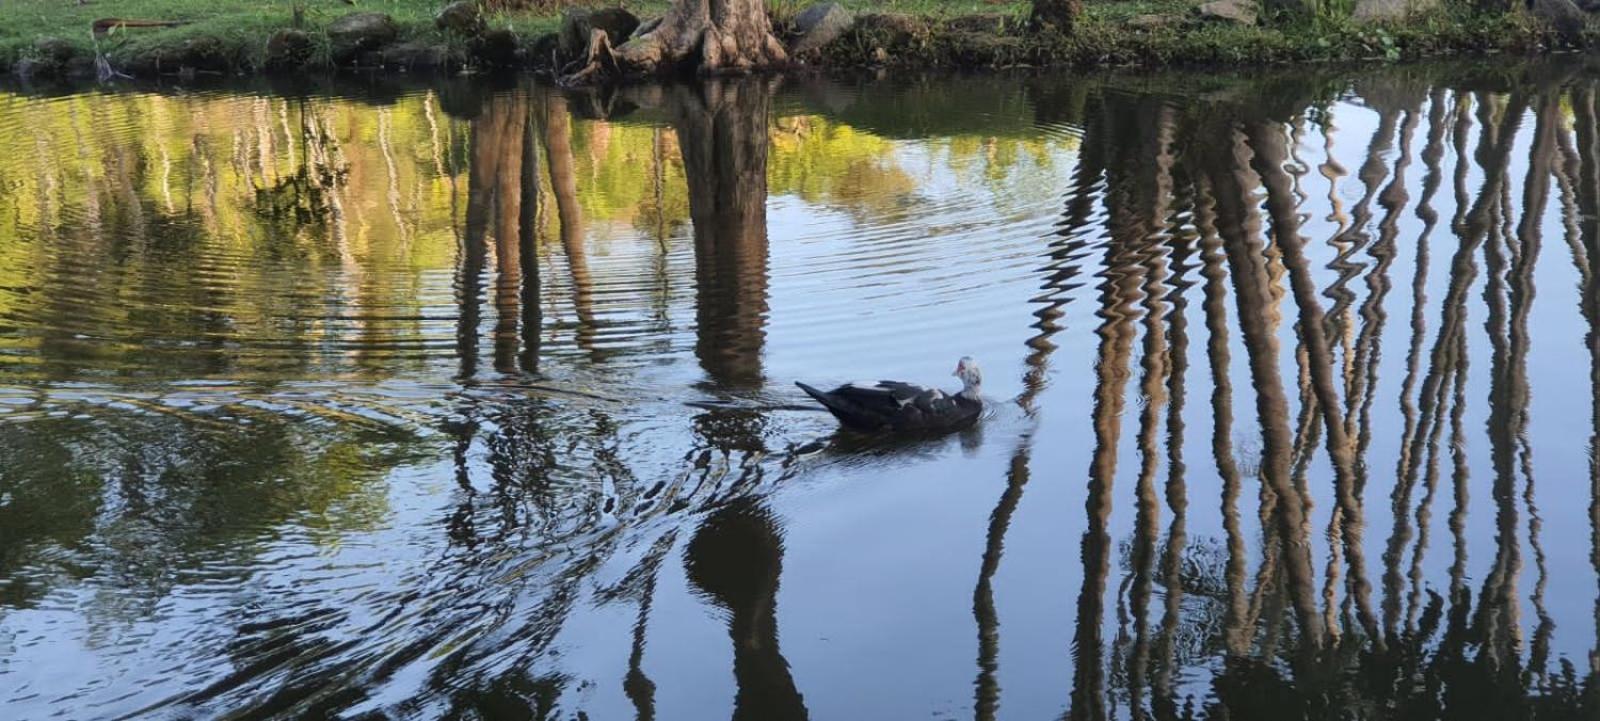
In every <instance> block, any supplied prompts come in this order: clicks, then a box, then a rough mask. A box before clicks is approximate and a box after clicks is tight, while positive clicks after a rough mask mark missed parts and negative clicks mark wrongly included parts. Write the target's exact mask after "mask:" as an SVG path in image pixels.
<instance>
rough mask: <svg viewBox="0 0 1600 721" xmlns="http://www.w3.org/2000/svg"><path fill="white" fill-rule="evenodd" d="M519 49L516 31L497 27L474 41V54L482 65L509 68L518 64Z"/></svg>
mask: <svg viewBox="0 0 1600 721" xmlns="http://www.w3.org/2000/svg"><path fill="white" fill-rule="evenodd" d="M518 49H519V48H518V45H517V35H516V33H513V32H511V31H510V30H507V29H505V28H495V29H494V30H490V31H488V32H486V33H484V34H483V35H481V36H479V37H478V39H477V41H476V42H474V43H472V56H473V57H474V58H476V59H477V60H478V62H479V63H480V64H482V65H487V66H490V67H498V68H508V67H512V66H514V65H517V64H518V60H519V53H518V52H517V50H518Z"/></svg>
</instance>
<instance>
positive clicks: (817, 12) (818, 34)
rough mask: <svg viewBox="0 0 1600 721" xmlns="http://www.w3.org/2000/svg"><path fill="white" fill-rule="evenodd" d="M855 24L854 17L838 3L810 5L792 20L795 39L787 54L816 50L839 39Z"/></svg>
mask: <svg viewBox="0 0 1600 721" xmlns="http://www.w3.org/2000/svg"><path fill="white" fill-rule="evenodd" d="M854 23H855V16H853V15H851V14H850V11H849V10H846V9H844V6H842V5H840V4H839V3H822V4H820V5H812V6H811V7H808V8H806V9H805V10H803V11H801V13H800V14H799V15H796V16H795V18H794V32H795V35H796V36H797V39H796V40H795V41H794V44H793V45H791V46H790V48H789V52H790V53H793V54H796V55H798V54H800V53H806V52H810V51H812V50H816V49H818V48H820V47H822V46H824V45H827V44H828V43H831V42H833V41H835V40H838V39H839V36H840V35H843V34H844V33H845V31H846V30H849V29H850V26H851V25H852V24H854Z"/></svg>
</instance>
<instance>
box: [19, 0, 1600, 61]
mask: <svg viewBox="0 0 1600 721" xmlns="http://www.w3.org/2000/svg"><path fill="white" fill-rule="evenodd" d="M444 1H445V0H356V2H355V4H354V5H349V4H345V3H344V2H342V1H341V0H303V2H291V1H289V0H266V1H265V2H253V1H250V0H92V1H91V2H89V4H86V5H79V4H78V3H77V2H74V0H0V2H5V3H6V10H5V13H4V15H5V22H4V23H0V68H5V67H9V66H11V65H12V64H13V63H15V62H16V61H18V60H21V59H23V58H29V57H33V56H35V55H37V54H38V50H37V49H36V45H35V43H36V41H37V40H38V39H40V38H45V37H54V38H60V39H62V40H65V41H67V42H69V43H71V44H72V45H73V46H75V48H76V49H77V50H78V51H79V53H80V55H82V56H85V57H87V56H89V55H90V54H91V51H92V50H93V49H94V47H93V41H92V39H91V37H90V33H89V28H90V23H91V22H93V21H94V20H96V19H99V18H122V19H134V20H181V21H186V22H188V23H189V24H187V25H184V26H182V27H177V28H143V29H141V28H128V29H121V30H119V31H117V32H115V33H113V34H112V35H111V36H110V37H108V38H105V39H103V40H101V41H100V43H99V46H100V50H101V51H103V52H104V53H105V55H106V56H107V57H108V58H110V60H111V61H112V63H113V64H114V65H116V66H118V67H137V66H138V64H139V62H140V60H141V59H144V60H145V61H146V62H148V59H149V58H151V57H157V58H159V57H168V58H171V57H177V56H183V54H184V53H188V54H189V55H188V56H193V55H194V53H195V52H196V51H197V49H198V51H200V52H203V53H205V55H206V57H207V58H208V60H209V61H210V62H208V63H207V65H209V66H212V67H217V68H227V69H235V70H249V69H254V68H259V67H261V65H262V61H263V59H264V58H265V46H266V40H267V38H268V37H270V36H271V35H272V34H273V33H274V32H276V31H278V30H280V29H282V28H287V27H291V25H292V24H293V22H294V15H295V12H294V10H295V7H296V6H297V5H298V6H301V7H303V9H304V10H303V16H302V20H303V24H302V28H303V29H304V30H306V31H307V32H308V33H309V34H310V35H311V37H312V38H313V39H314V42H315V43H318V48H317V50H316V53H317V54H314V55H313V58H314V59H315V60H317V61H320V62H317V63H316V64H325V63H326V62H327V48H326V47H325V45H326V42H325V40H324V39H323V38H324V36H323V35H322V33H321V32H320V31H321V30H323V29H324V28H325V27H326V26H327V25H328V23H330V22H332V21H333V20H334V19H335V18H338V17H340V16H342V15H345V14H348V13H352V12H363V11H376V12H383V13H387V14H389V15H390V16H392V17H393V18H394V19H395V21H396V23H397V24H398V25H399V26H400V28H401V37H400V41H419V42H424V43H427V44H430V45H442V46H445V47H447V48H450V49H451V52H454V53H461V55H459V56H460V57H465V55H464V50H463V49H462V40H461V39H460V38H454V37H449V36H448V35H447V34H446V33H443V32H441V31H439V30H437V29H435V28H434V25H433V16H434V14H435V13H436V12H437V11H438V9H439V8H440V7H441V6H442V5H443V4H444ZM812 1H813V0H771V5H772V8H773V10H774V15H775V16H777V17H779V18H780V19H781V18H785V17H792V16H793V15H794V14H795V13H798V12H799V11H800V10H801V9H803V8H805V7H806V6H808V5H810V4H811V2H812ZM841 2H842V4H843V5H845V6H846V7H848V8H850V9H851V10H854V11H857V12H898V13H906V14H909V15H913V16H917V17H919V18H922V19H923V20H924V21H925V22H926V23H927V24H928V26H929V27H930V28H931V30H930V31H929V32H927V33H924V34H922V35H919V36H918V37H916V38H914V39H913V40H912V41H911V42H909V43H908V42H906V41H905V40H904V39H900V40H896V41H894V42H893V43H892V44H894V45H895V47H890V48H886V49H887V50H888V51H889V52H888V55H889V57H890V58H891V63H893V64H905V65H924V66H938V65H957V66H998V65H1037V64H1073V65H1091V64H1116V65H1127V64H1136V65H1165V64H1230V63H1260V62H1286V61H1307V60H1312V61H1314V60H1337V59H1351V58H1369V57H1378V58H1388V59H1398V58H1402V57H1412V56H1421V55H1432V54H1438V53H1441V52H1452V51H1465V50H1482V49H1493V50H1501V51H1519V50H1528V49H1534V48H1538V47H1541V46H1543V45H1545V44H1547V43H1548V42H1550V41H1551V39H1552V38H1550V37H1548V35H1547V34H1546V33H1545V31H1544V30H1543V29H1542V28H1540V27H1539V26H1537V25H1536V24H1534V23H1532V22H1531V21H1530V20H1528V19H1527V18H1526V17H1524V16H1523V15H1521V14H1518V13H1513V14H1507V15H1501V16H1494V17H1482V16H1476V15H1472V14H1470V13H1466V12H1463V11H1453V10H1438V11H1435V12H1434V13H1432V14H1429V15H1425V16H1422V17H1415V18H1412V19H1410V20H1408V21H1406V22H1404V23H1399V24H1387V25H1385V24H1379V25H1357V24H1355V23H1353V22H1352V21H1349V20H1305V21H1300V22H1296V23H1289V24H1278V25H1274V26H1271V27H1237V26H1232V25H1225V24H1202V25H1190V24H1182V23H1174V24H1172V25H1170V26H1165V27H1155V28H1147V29H1133V28H1130V27H1129V26H1128V20H1130V19H1132V18H1133V17H1136V16H1139V15H1150V14H1156V15H1166V16H1172V17H1183V16H1185V15H1186V14H1187V13H1188V12H1189V11H1190V10H1191V9H1192V7H1193V6H1194V5H1195V4H1197V3H1198V2H1199V0H1112V1H1110V2H1105V1H1100V2H1092V3H1086V10H1085V15H1084V17H1083V19H1082V20H1081V21H1080V23H1079V26H1078V28H1077V29H1076V30H1075V31H1074V32H1073V33H1072V34H1071V35H1069V36H1059V35H1056V36H1046V37H1024V36H1022V35H1020V34H1010V36H1009V37H1002V38H998V39H997V38H994V37H992V36H989V37H979V36H977V35H975V34H974V33H970V32H964V31H961V30H960V29H958V28H956V26H955V25H954V24H951V25H949V26H947V25H946V23H947V22H948V21H951V20H954V19H955V18H959V17H962V16H967V15H973V14H979V13H982V14H1000V15H1004V16H1009V17H1010V18H1013V19H1014V20H1015V21H1016V22H1013V23H1011V24H1010V26H1011V27H1018V26H1020V21H1021V20H1022V19H1023V18H1025V17H1026V16H1027V13H1028V8H1029V5H1030V3H1029V2H1028V0H841ZM574 4H587V5H609V4H615V0H609V1H608V0H581V1H580V2H562V1H561V0H549V1H548V2H546V3H535V5H537V6H538V7H536V8H535V9H531V10H525V11H519V12H512V13H500V14H492V15H490V16H488V21H489V24H490V25H491V26H492V27H500V28H508V29H510V30H512V31H513V32H515V33H516V34H517V35H518V36H519V37H521V38H523V39H525V40H526V39H530V38H533V37H537V36H538V35H541V34H544V33H547V32H550V31H552V30H554V29H555V28H556V27H557V25H558V24H559V20H560V12H561V8H562V7H563V6H566V5H574ZM669 4H670V0H628V1H627V3H626V5H627V7H628V8H629V9H630V10H632V11H633V12H635V13H636V14H638V15H640V16H644V17H648V16H650V15H653V14H658V13H660V12H661V11H662V10H663V9H664V8H666V7H667V6H668V5H669ZM1463 4H1464V3H1463ZM1447 5H1448V4H1447ZM853 35H854V37H851V36H847V37H846V38H845V39H844V41H842V42H840V43H836V44H835V45H834V46H833V48H831V50H830V57H829V58H828V59H829V60H830V61H831V62H833V63H834V64H837V65H852V64H856V65H858V64H863V63H866V62H869V61H870V60H871V59H872V58H873V56H874V55H878V56H879V57H881V54H878V53H876V52H875V50H876V48H877V47H881V46H882V45H883V44H884V43H885V42H886V40H885V39H884V38H879V37H873V36H871V35H870V34H862V33H860V32H857V33H854V34H853ZM1592 37H1593V35H1592V34H1591V39H1592ZM169 66H170V63H169Z"/></svg>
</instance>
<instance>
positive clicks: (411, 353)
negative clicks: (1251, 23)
mask: <svg viewBox="0 0 1600 721" xmlns="http://www.w3.org/2000/svg"><path fill="white" fill-rule="evenodd" d="M503 82H504V84H503V85H500V86H495V85H484V84H474V83H463V82H450V83H443V84H439V85H433V86H429V85H426V84H422V85H417V86H414V87H412V86H405V87H398V88H397V87H383V86H378V85H376V84H360V83H357V84H355V85H352V86H349V87H344V86H330V87H325V88H314V89H311V90H310V91H304V89H299V90H296V91H295V92H288V93H285V92H283V90H284V89H283V88H278V89H269V88H256V87H231V88H225V89H210V90H192V89H189V90H186V89H179V88H144V89H140V88H127V89H122V90H118V91H89V92H82V93H78V94H59V93H57V94H49V93H37V92H34V91H31V90H30V91H23V90H15V89H14V90H11V91H5V92H0V460H3V462H0V709H3V710H0V716H3V717H4V718H5V719H12V720H21V719H45V718H71V719H89V718H108V719H109V718H156V719H166V718H172V719H179V718H183V719H187V718H211V717H229V718H269V717H274V718H324V717H341V718H440V717H448V718H527V717H538V718H559V719H576V718H588V719H627V718H640V719H717V718H729V717H733V718H739V719H775V720H782V719H799V718H815V719H902V718H939V719H954V718H968V717H972V718H977V719H988V718H1002V717H1003V718H1008V719H1052V718H1061V717H1066V718H1071V719H1106V718H1115V719H1130V718H1131V719H1140V718H1162V719H1165V718H1189V717H1192V718H1210V719H1224V718H1229V719H1294V718H1330V719H1331V718H1338V719H1349V718H1418V719H1422V718H1435V717H1441V716H1442V717H1450V718H1496V719H1499V718H1533V717H1537V718H1574V719H1591V720H1592V719H1595V718H1600V650H1597V644H1600V629H1597V618H1600V579H1597V570H1600V461H1597V458H1596V456H1595V443H1596V439H1597V437H1600V325H1597V324H1600V287H1597V284H1600V128H1597V118H1596V116H1597V113H1600V97H1597V95H1600V69H1596V68H1595V67H1593V66H1589V67H1586V66H1585V65H1584V63H1582V62H1580V61H1571V60H1569V61H1557V62H1550V63H1545V64H1536V65H1519V64H1517V63H1515V62H1510V61H1502V62H1497V63H1490V64H1459V65H1443V66H1429V67H1402V68H1376V69H1374V68H1367V69H1356V70H1328V69H1312V70H1306V69H1298V70H1294V71H1290V72H1283V73H1271V74H1263V75H1260V76H1256V77H1249V78H1217V77H1209V76H1188V75H1184V76H1167V75H1155V76H1132V77H1123V76H1090V77H1065V76H1061V77H1048V78H1029V77H999V78H996V77H983V78H970V79H962V78H956V79H939V80H913V79H908V78H900V79H890V80H862V81H824V80H816V81H788V82H785V83H782V84H777V83H768V82H764V81H748V80H747V81H726V82H720V83H715V84H709V85H705V86H678V87H667V88H651V87H643V88H631V89H627V90H624V91H618V92H615V93H608V94H578V95H563V94H560V93H558V92H555V91H552V90H550V89H547V88H543V87H538V86H536V85H534V84H532V83H531V82H526V83H516V82H511V81H503ZM290 90H295V89H290ZM965 354H970V355H973V356H975V357H977V358H978V359H979V361H980V362H981V363H982V364H983V367H984V369H985V372H986V377H985V378H986V382H985V388H984V391H985V394H986V396H987V397H988V398H989V399H990V410H989V412H988V414H987V416H986V418H985V419H984V421H983V422H982V423H981V424H980V425H979V426H978V427H976V428H974V429H972V430H970V431H967V432H964V433H959V434H956V435H953V436H950V437H947V438H943V439H934V440H911V441H901V442H890V441H877V440H871V439H861V438H848V437H836V436H835V435H834V430H835V426H834V423H833V422H832V419H831V418H829V417H828V416H827V415H825V414H821V413H816V412H810V411H807V410H803V409H801V408H800V406H801V405H802V401H803V396H801V395H800V394H799V392H798V390H797V389H795V388H794V387H793V385H792V384H791V381H793V380H795V379H803V380H808V381H812V382H818V383H827V382H834V381H847V380H852V379H857V378H863V377H865V378H879V377H891V378H904V379H912V380H925V381H931V382H942V383H943V384H944V385H947V386H953V385H954V384H955V380H954V379H952V378H949V377H948V374H949V373H950V370H951V368H952V367H953V366H954V364H955V361H956V359H957V358H958V357H960V356H962V355H965Z"/></svg>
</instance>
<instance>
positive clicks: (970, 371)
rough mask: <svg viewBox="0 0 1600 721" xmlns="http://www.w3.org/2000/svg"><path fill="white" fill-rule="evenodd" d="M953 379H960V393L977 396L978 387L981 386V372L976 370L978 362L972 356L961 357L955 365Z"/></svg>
mask: <svg viewBox="0 0 1600 721" xmlns="http://www.w3.org/2000/svg"><path fill="white" fill-rule="evenodd" d="M954 375H955V377H957V378H960V379H961V392H962V393H964V394H966V395H968V396H976V395H978V386H980V385H982V384H983V372H982V371H979V370H978V362H977V361H975V360H973V359H972V356H962V358H961V360H960V361H958V362H957V363H956V371H955V373H954Z"/></svg>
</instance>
